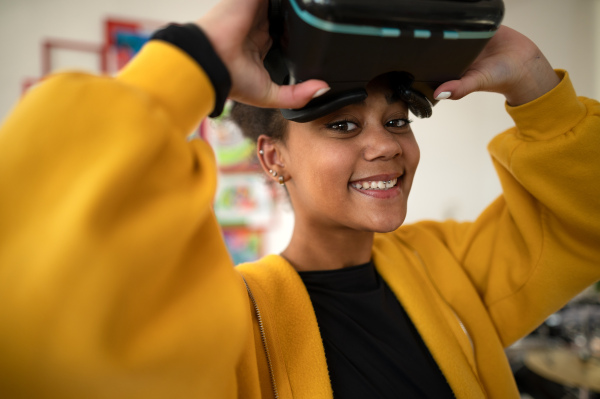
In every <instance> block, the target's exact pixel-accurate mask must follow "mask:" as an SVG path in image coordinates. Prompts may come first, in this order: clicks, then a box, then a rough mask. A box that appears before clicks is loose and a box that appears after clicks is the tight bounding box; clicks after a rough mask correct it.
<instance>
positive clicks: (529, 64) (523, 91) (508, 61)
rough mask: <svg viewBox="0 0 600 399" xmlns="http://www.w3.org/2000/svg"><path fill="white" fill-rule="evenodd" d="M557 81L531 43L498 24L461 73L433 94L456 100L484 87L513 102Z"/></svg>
mask: <svg viewBox="0 0 600 399" xmlns="http://www.w3.org/2000/svg"><path fill="white" fill-rule="evenodd" d="M559 81H560V79H559V78H558V76H557V75H556V73H555V72H554V70H553V69H552V66H551V65H550V63H549V62H548V60H547V59H546V57H544V55H543V54H542V52H541V51H540V49H539V48H538V47H537V46H536V45H535V43H533V42H532V41H531V40H529V39H528V38H527V37H525V36H524V35H522V34H521V33H519V32H517V31H515V30H513V29H510V28H508V27H506V26H502V27H500V29H499V30H498V32H497V33H496V34H495V35H494V37H493V38H492V39H491V40H490V41H489V42H488V44H487V45H486V47H485V48H484V49H483V51H482V52H481V54H480V55H479V56H478V57H477V59H476V60H475V61H474V62H473V64H472V65H471V67H470V68H469V69H468V70H467V72H466V73H465V74H464V75H463V77H462V78H461V79H460V80H453V81H449V82H446V83H444V84H442V85H441V86H440V87H438V89H437V90H436V91H435V93H434V95H435V96H436V97H440V98H450V99H453V100H458V99H460V98H463V97H464V96H466V95H467V94H470V93H473V92H475V91H488V92H495V93H500V94H503V95H504V96H505V97H506V100H507V102H508V103H509V104H510V105H512V106H517V105H521V104H525V103H527V102H530V101H532V100H535V99H536V98H538V97H540V96H542V95H544V94H545V93H547V92H548V91H550V90H552V88H554V87H555V86H556V85H557V84H558V83H559ZM448 93H449V94H448ZM448 96H449V97H448Z"/></svg>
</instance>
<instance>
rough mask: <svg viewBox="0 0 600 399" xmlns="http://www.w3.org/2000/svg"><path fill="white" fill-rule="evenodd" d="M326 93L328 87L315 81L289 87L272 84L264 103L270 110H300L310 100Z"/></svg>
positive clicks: (322, 82) (321, 82) (319, 81)
mask: <svg viewBox="0 0 600 399" xmlns="http://www.w3.org/2000/svg"><path fill="white" fill-rule="evenodd" d="M327 91H329V85H328V84H327V83H325V82H324V81H322V80H316V79H311V80H307V81H306V82H302V83H298V84H295V85H290V86H279V85H276V84H275V83H272V84H271V87H270V90H269V94H268V96H267V97H268V98H267V100H266V102H267V103H268V104H269V105H268V106H269V107H271V108H302V107H303V106H305V105H306V104H307V103H308V102H309V101H310V100H312V99H313V98H316V97H319V96H321V95H323V94H325V93H326V92H327Z"/></svg>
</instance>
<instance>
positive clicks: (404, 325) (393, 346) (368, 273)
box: [300, 262, 454, 399]
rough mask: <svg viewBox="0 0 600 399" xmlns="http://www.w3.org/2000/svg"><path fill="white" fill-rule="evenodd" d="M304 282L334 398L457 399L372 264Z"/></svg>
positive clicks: (305, 275) (312, 275) (306, 276)
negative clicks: (322, 345) (320, 340)
mask: <svg viewBox="0 0 600 399" xmlns="http://www.w3.org/2000/svg"><path fill="white" fill-rule="evenodd" d="M300 277H301V278H302V280H303V281H304V284H305V285H306V288H307V289H308V293H309V294H310V299H311V301H312V304H313V307H314V309H315V313H316V315H317V322H318V324H319V329H320V331H321V337H322V339H323V344H324V346H325V356H326V357H327V366H328V368H329V376H330V378H331V385H332V388H333V396H334V398H336V399H352V398H360V399H364V398H378V399H379V398H394V399H397V398H419V399H420V398H435V399H444V398H454V394H453V393H452V390H451V389H450V386H449V385H448V383H447V381H446V379H445V378H444V376H443V375H442V372H441V371H440V369H439V367H438V366H437V364H436V363H435V361H434V360H433V357H432V356H431V354H430V353H429V350H428V349H427V347H426V346H425V344H424V343H423V340H422V339H421V336H420V335H419V333H418V332H417V330H416V328H415V327H414V326H413V324H412V322H411V321H410V318H409V317H408V315H407V314H406V312H405V311H404V308H403V307H402V305H401V304H400V302H399V301H398V299H397V298H396V296H395V295H394V294H393V293H392V291H391V290H390V288H389V287H388V285H387V284H386V283H385V282H384V281H383V279H382V278H381V276H379V274H378V273H377V271H376V270H375V267H374V265H373V263H372V262H369V263H367V264H364V265H359V266H354V267H349V268H344V269H340V270H331V271H310V272H300Z"/></svg>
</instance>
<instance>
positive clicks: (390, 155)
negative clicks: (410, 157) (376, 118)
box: [363, 124, 402, 161]
mask: <svg viewBox="0 0 600 399" xmlns="http://www.w3.org/2000/svg"><path fill="white" fill-rule="evenodd" d="M365 133H366V134H365ZM363 139H364V146H363V148H364V149H363V156H364V158H365V160H367V161H375V160H382V161H387V160H390V159H394V158H396V157H399V156H401V155H402V146H401V145H400V137H399V135H398V134H394V133H391V132H389V131H388V130H387V129H386V128H385V127H384V126H381V125H380V124H377V125H371V126H368V127H367V131H366V132H363Z"/></svg>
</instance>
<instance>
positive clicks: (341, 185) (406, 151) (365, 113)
mask: <svg viewBox="0 0 600 399" xmlns="http://www.w3.org/2000/svg"><path fill="white" fill-rule="evenodd" d="M367 92H368V97H367V99H366V100H365V101H364V102H362V103H357V104H353V105H350V106H347V107H344V108H342V109H340V110H339V111H336V112H333V113H331V114H329V115H327V116H325V117H323V118H320V119H317V120H315V121H312V122H307V123H293V122H290V123H289V126H288V132H287V135H286V139H285V140H284V141H281V142H279V143H278V156H279V158H280V159H279V160H280V164H281V165H282V168H281V172H282V173H283V174H284V175H285V177H286V186H287V188H288V191H289V194H290V199H291V202H292V205H293V207H294V213H295V216H296V223H303V224H306V225H307V226H311V227H316V228H319V229H330V230H331V229H351V230H355V231H365V232H387V231H392V230H395V229H396V228H398V227H399V226H400V225H401V224H402V223H403V221H404V219H405V217H406V210H407V199H408V194H409V192H410V188H411V186H412V181H413V177H414V175H415V171H416V169H417V165H418V163H419V156H420V154H419V147H418V145H417V142H416V140H415V137H414V135H413V132H412V130H411V128H410V124H409V123H410V122H409V120H408V109H407V107H406V105H405V104H404V103H403V102H401V101H398V100H394V99H393V96H392V92H391V90H390V89H389V85H386V84H384V83H381V82H380V83H374V84H371V85H369V86H368V88H367ZM280 174H281V173H280Z"/></svg>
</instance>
